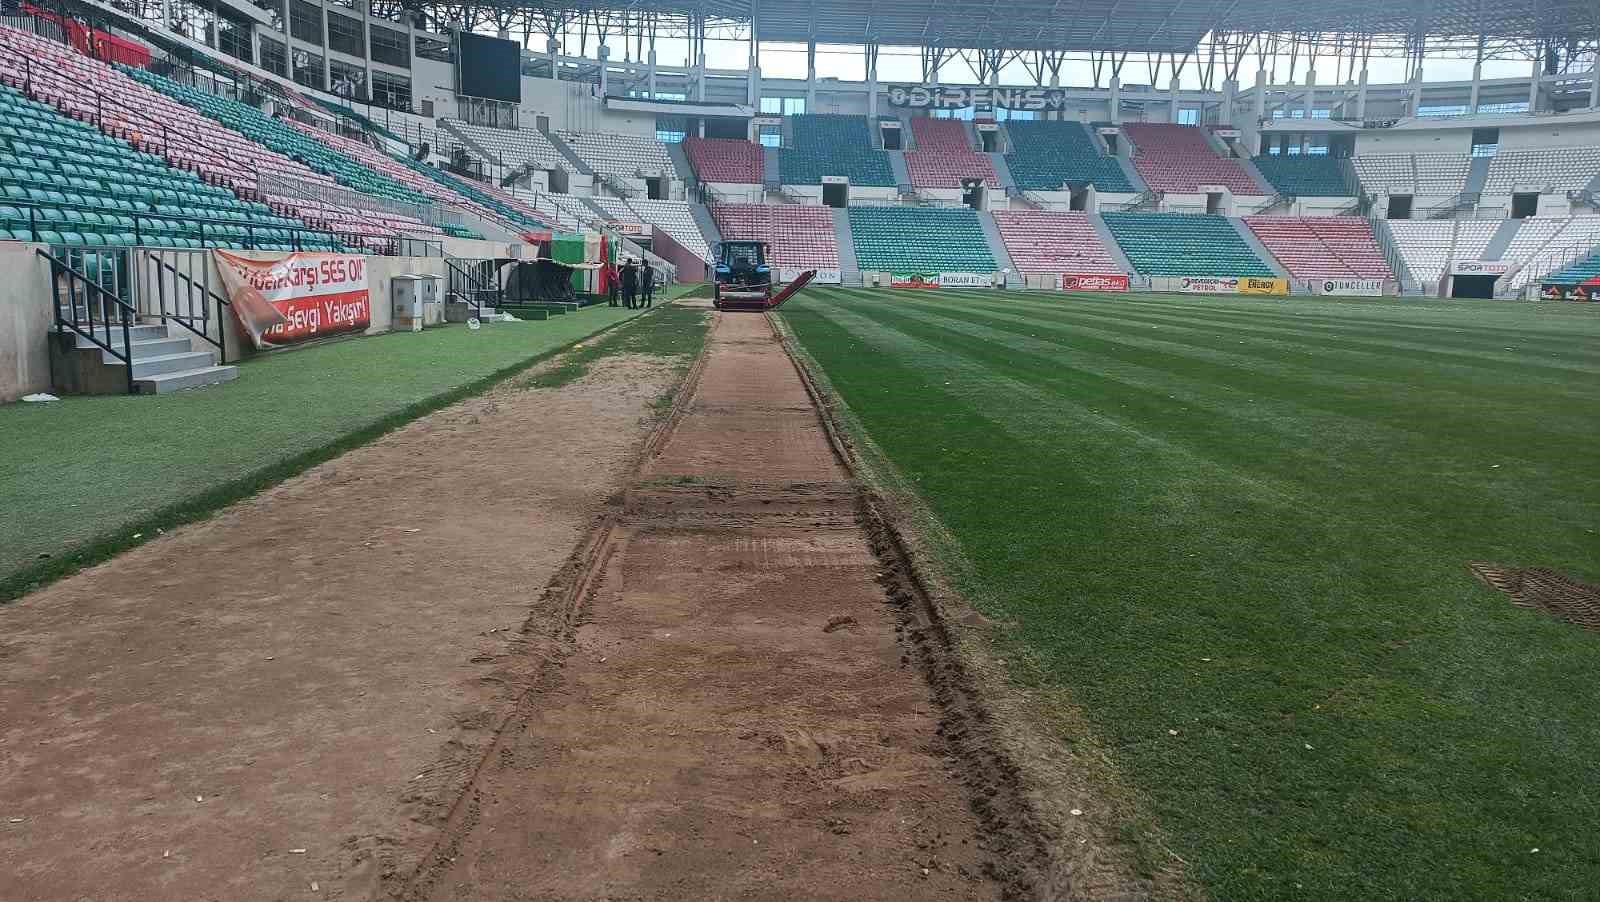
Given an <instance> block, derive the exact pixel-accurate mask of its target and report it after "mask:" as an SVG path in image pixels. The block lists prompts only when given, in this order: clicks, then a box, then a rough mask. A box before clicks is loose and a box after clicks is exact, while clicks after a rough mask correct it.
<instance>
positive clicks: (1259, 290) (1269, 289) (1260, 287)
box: [1239, 276, 1289, 294]
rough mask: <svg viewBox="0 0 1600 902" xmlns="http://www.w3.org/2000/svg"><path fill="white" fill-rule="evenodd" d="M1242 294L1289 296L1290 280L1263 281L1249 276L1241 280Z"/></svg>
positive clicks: (1240, 291) (1240, 288)
mask: <svg viewBox="0 0 1600 902" xmlns="http://www.w3.org/2000/svg"><path fill="white" fill-rule="evenodd" d="M1239 293H1240V294H1288V293H1289V280H1288V279H1261V278H1257V277H1255V276H1247V277H1246V278H1243V279H1240V280H1239Z"/></svg>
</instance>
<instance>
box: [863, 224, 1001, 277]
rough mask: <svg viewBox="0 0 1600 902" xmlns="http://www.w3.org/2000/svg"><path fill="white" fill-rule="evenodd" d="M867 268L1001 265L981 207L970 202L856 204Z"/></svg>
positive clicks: (919, 270)
mask: <svg viewBox="0 0 1600 902" xmlns="http://www.w3.org/2000/svg"><path fill="white" fill-rule="evenodd" d="M850 231H851V233H852V235H853V237H854V238H855V250H856V262H857V263H858V264H859V265H860V267H861V268H862V269H863V270H867V271H880V272H890V273H907V274H927V273H941V272H974V273H985V272H995V271H996V270H997V269H999V267H998V266H996V265H995V262H994V254H993V253H991V252H990V251H989V242H988V240H987V239H986V238H985V237H984V234H983V226H982V224H980V223H979V222H978V213H977V211H976V210H972V209H970V208H967V207H851V208H850Z"/></svg>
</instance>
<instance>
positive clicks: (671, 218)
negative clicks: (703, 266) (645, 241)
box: [628, 197, 711, 260]
mask: <svg viewBox="0 0 1600 902" xmlns="http://www.w3.org/2000/svg"><path fill="white" fill-rule="evenodd" d="M628 206H630V207H632V208H633V210H634V213H635V214H637V215H638V217H639V218H640V219H642V220H644V221H645V222H648V223H650V224H651V225H652V226H655V227H656V228H658V229H660V230H662V231H663V232H666V233H667V234H668V235H671V236H672V239H673V240H674V241H676V242H678V243H679V244H681V245H683V249H684V250H686V251H688V252H690V253H691V254H694V255H695V256H697V257H699V258H700V259H702V260H704V259H706V258H707V257H709V256H710V255H711V249H710V247H709V246H708V244H707V242H706V236H705V235H703V234H701V232H700V226H699V225H697V224H696V223H695V220H694V214H692V213H690V212H689V204H688V203H686V202H684V201H681V200H647V199H645V198H642V197H635V198H630V199H629V200H628Z"/></svg>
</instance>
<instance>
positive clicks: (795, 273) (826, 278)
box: [778, 266, 842, 285]
mask: <svg viewBox="0 0 1600 902" xmlns="http://www.w3.org/2000/svg"><path fill="white" fill-rule="evenodd" d="M805 271H806V270H805V269H804V268H801V267H792V266H785V267H782V268H780V269H779V270H778V281H779V282H783V283H785V284H787V283H789V282H793V281H794V280H795V279H798V278H800V274H801V273H803V272H805ZM816 273H817V274H816V275H814V276H812V277H811V282H812V284H815V285H838V284H839V283H840V282H841V281H842V279H841V277H840V274H839V270H837V269H819V270H816Z"/></svg>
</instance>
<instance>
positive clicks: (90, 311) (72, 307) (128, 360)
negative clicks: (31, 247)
mask: <svg viewBox="0 0 1600 902" xmlns="http://www.w3.org/2000/svg"><path fill="white" fill-rule="evenodd" d="M34 253H36V254H38V255H39V256H40V257H43V258H44V259H46V260H48V261H49V262H50V297H51V301H52V302H53V304H54V307H55V309H54V311H53V314H54V317H55V322H56V331H57V332H58V333H60V332H61V331H62V330H64V329H71V330H72V332H73V333H74V334H77V335H81V336H83V337H84V338H86V339H88V340H89V342H90V343H92V344H93V345H94V346H95V347H97V348H100V349H101V350H102V351H105V352H106V353H107V354H110V355H111V356H112V357H114V358H116V359H117V360H118V361H120V362H121V363H122V365H123V367H124V369H125V370H126V371H127V379H128V394H130V395H131V394H135V387H134V382H133V339H132V337H131V333H130V331H129V330H130V329H131V328H132V326H133V321H134V319H135V318H136V317H137V315H138V311H136V310H135V309H134V307H133V305H132V304H129V303H128V302H127V301H124V300H123V299H122V298H120V297H117V295H116V294H114V293H113V292H110V291H107V290H106V289H105V287H104V286H103V285H101V284H100V283H99V282H97V281H95V280H94V279H91V278H89V276H88V275H87V274H86V273H82V272H79V271H78V270H77V269H76V268H74V267H73V266H72V264H71V263H69V262H68V261H66V260H62V259H61V258H60V257H57V256H56V255H54V254H52V253H50V252H49V251H47V250H45V249H44V248H39V249H37V250H35V251H34ZM63 277H65V280H66V286H65V287H66V289H67V309H68V311H69V312H70V314H71V315H70V316H63V315H62V311H61V289H62V279H63ZM80 288H81V289H82V297H83V310H84V317H83V318H82V319H80V318H79V317H78V298H79V289H80ZM91 299H92V300H93V301H94V302H95V303H90V301H91ZM97 306H98V307H100V308H102V320H103V325H104V326H105V334H106V338H105V340H104V341H101V340H100V338H99V337H98V336H96V335H95V334H94V333H95V321H94V318H95V317H94V312H95V307H97ZM107 306H110V307H112V308H114V309H115V310H116V311H117V312H118V313H120V314H121V315H120V316H119V317H118V322H117V325H120V326H121V331H122V348H121V350H118V349H117V348H116V347H115V346H114V345H113V344H112V333H111V328H112V323H111V322H110V320H109V318H108V317H107V314H106V311H105V308H106V307H107ZM85 325H87V326H88V328H87V329H85V328H84V326H85Z"/></svg>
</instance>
